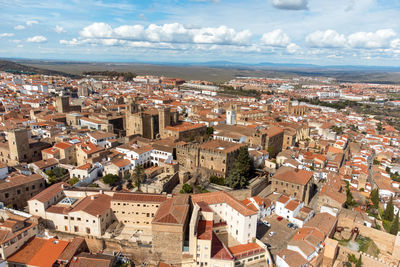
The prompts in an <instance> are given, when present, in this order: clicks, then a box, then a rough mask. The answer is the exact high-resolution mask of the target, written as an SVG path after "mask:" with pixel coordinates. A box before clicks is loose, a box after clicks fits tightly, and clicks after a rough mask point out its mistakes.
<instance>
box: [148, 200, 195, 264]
mask: <svg viewBox="0 0 400 267" xmlns="http://www.w3.org/2000/svg"><path fill="white" fill-rule="evenodd" d="M189 209H190V205H189V196H188V195H180V196H174V197H169V198H168V199H167V200H166V201H164V202H163V203H161V205H160V207H159V209H158V210H157V213H156V214H155V216H154V219H153V221H152V223H151V230H152V245H153V253H157V254H158V255H159V256H160V258H161V260H162V261H165V262H166V263H169V264H179V263H181V262H182V255H183V254H182V252H183V250H184V244H185V236H186V229H187V228H188V227H187V226H188V219H189V217H190V216H189Z"/></svg>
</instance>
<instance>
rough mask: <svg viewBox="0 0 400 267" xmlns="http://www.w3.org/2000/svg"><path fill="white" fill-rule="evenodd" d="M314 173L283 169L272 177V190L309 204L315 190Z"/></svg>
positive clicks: (288, 168)
mask: <svg viewBox="0 0 400 267" xmlns="http://www.w3.org/2000/svg"><path fill="white" fill-rule="evenodd" d="M312 177H313V172H310V171H306V170H299V169H295V168H291V167H285V166H283V167H281V168H279V169H278V171H277V172H276V173H275V174H274V176H272V177H271V186H272V190H273V191H274V192H277V193H281V194H285V195H290V196H293V197H295V198H297V199H299V200H300V201H304V202H305V203H307V204H308V203H309V202H310V199H311V197H312V194H313V190H314V183H313V179H312Z"/></svg>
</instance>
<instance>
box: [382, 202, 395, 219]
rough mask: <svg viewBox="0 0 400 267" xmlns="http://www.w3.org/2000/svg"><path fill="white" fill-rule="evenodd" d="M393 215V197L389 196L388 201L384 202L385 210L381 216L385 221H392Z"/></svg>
mask: <svg viewBox="0 0 400 267" xmlns="http://www.w3.org/2000/svg"><path fill="white" fill-rule="evenodd" d="M393 217H394V207H393V197H390V200H389V202H388V203H387V204H386V209H385V212H384V213H383V218H384V219H385V220H387V221H390V222H391V221H393Z"/></svg>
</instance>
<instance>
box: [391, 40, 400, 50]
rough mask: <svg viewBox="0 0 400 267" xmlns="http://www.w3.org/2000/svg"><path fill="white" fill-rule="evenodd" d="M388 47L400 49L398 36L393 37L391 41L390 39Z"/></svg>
mask: <svg viewBox="0 0 400 267" xmlns="http://www.w3.org/2000/svg"><path fill="white" fill-rule="evenodd" d="M390 47H392V48H394V49H400V38H398V39H394V40H393V41H391V42H390Z"/></svg>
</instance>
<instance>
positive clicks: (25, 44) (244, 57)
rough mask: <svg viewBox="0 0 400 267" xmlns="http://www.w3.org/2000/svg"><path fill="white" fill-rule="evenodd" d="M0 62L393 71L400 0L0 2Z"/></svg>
mask: <svg viewBox="0 0 400 267" xmlns="http://www.w3.org/2000/svg"><path fill="white" fill-rule="evenodd" d="M0 17H1V18H2V23H1V24H0V57H18V58H33V59H61V60H84V61H131V62H135V61H140V62H205V61H220V60H228V61H234V62H244V63H258V62H275V63H313V64H320V65H386V66H388V65H389V66H400V19H399V18H400V0H185V1H183V0H169V1H168V0H158V1H151V0H144V1H135V0H130V1H128V0H126V1H109V0H69V1H58V0H41V1H27V0H13V1H10V0H0Z"/></svg>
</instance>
